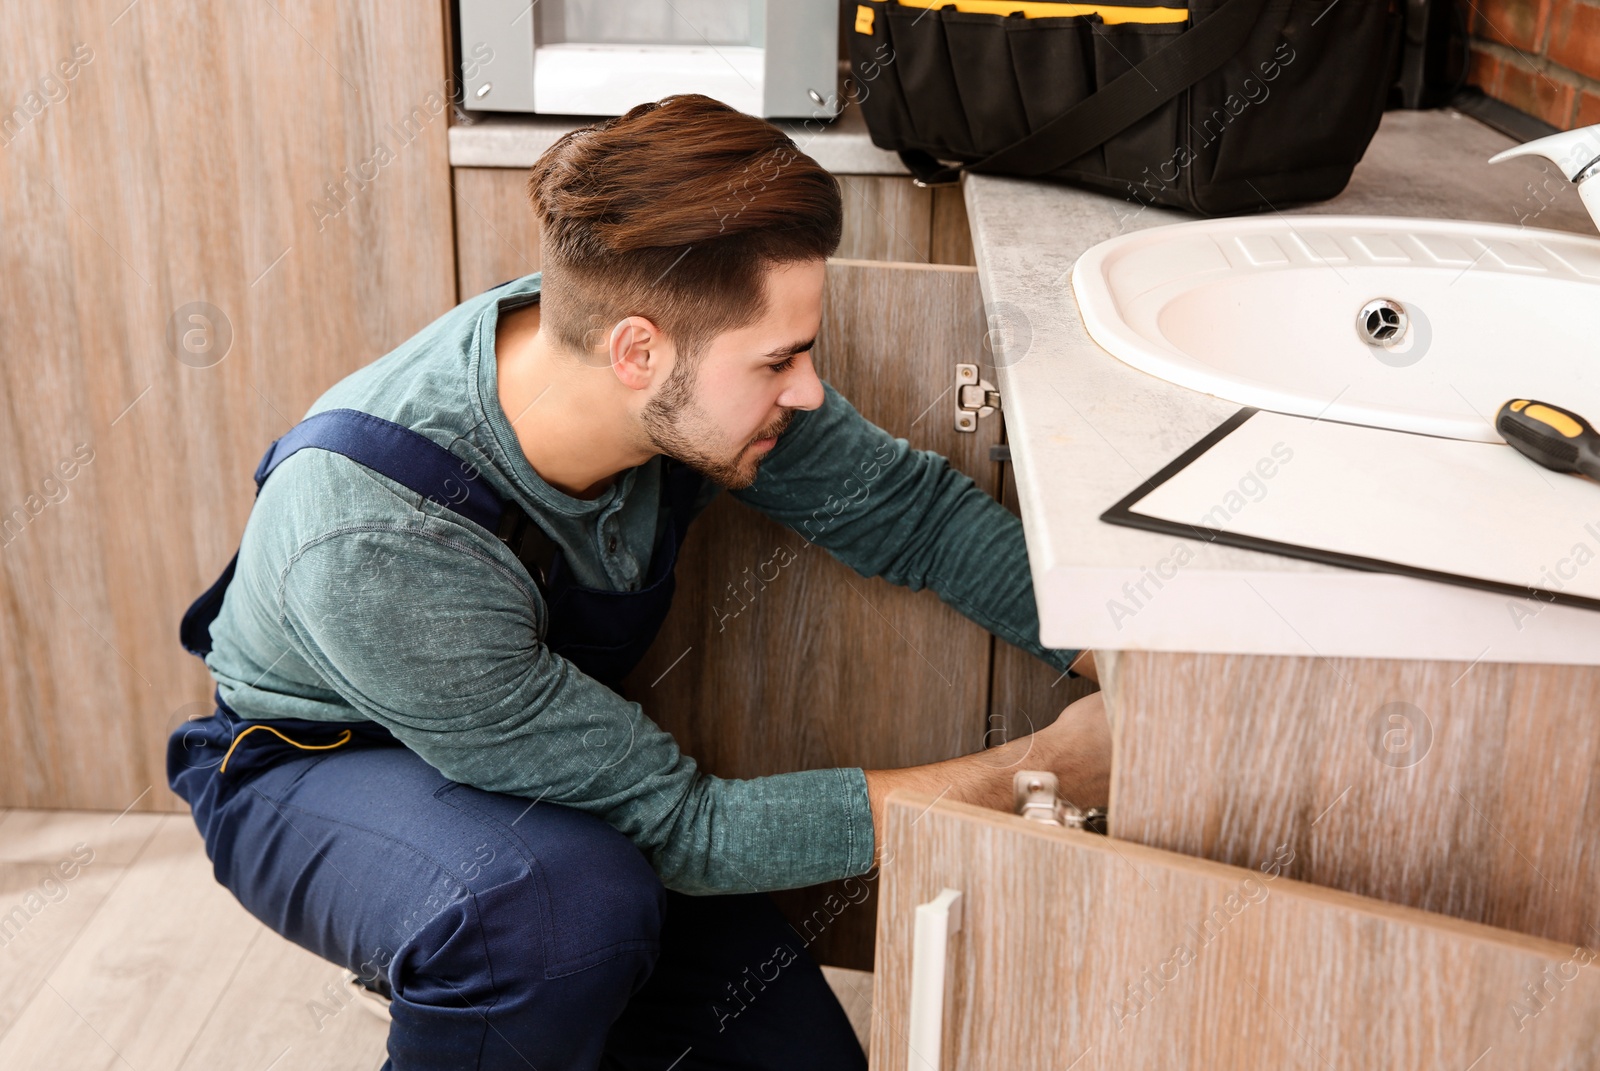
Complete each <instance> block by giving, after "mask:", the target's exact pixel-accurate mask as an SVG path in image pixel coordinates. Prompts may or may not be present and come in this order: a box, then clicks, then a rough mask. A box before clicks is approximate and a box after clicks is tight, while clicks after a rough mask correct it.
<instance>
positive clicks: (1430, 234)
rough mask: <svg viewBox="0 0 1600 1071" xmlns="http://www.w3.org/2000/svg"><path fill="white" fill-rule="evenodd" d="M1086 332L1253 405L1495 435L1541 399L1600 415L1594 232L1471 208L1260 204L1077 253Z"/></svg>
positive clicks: (1403, 427) (1599, 275)
mask: <svg viewBox="0 0 1600 1071" xmlns="http://www.w3.org/2000/svg"><path fill="white" fill-rule="evenodd" d="M1072 289H1073V293H1074V295H1075V296H1076V298H1077V301H1078V306H1079V308H1080V309H1081V310H1082V313H1083V322H1084V326H1085V328H1086V329H1087V330H1088V332H1089V335H1090V337H1092V338H1093V339H1094V340H1095V342H1096V343H1098V344H1099V345H1100V346H1101V347H1103V348H1104V349H1106V350H1107V351H1108V352H1110V353H1111V354H1112V355H1113V356H1115V357H1117V358H1118V359H1120V360H1122V361H1124V362H1126V363H1127V364H1130V365H1132V366H1133V367H1135V368H1138V369H1140V370H1141V371H1144V372H1148V373H1149V374H1151V375H1153V376H1159V377H1160V378H1162V379H1164V380H1167V381H1169V382H1172V383H1176V384H1178V385H1180V386H1183V387H1189V388H1191V389H1193V390H1197V391H1203V392H1205V393H1207V394H1212V395H1216V396H1217V397H1219V398H1224V399H1227V400H1228V401H1232V402H1238V403H1239V404H1241V405H1250V406H1254V407H1256V408H1259V409H1269V410H1274V411H1277V412H1281V413H1289V414H1293V415H1298V416H1308V417H1321V418H1323V419H1327V420H1335V421H1342V422H1347V423H1354V424H1366V425H1369V426H1372V427H1380V428H1391V429H1394V430H1397V431H1410V432H1419V433H1422V434H1426V435H1438V436H1444V437H1448V438H1454V439H1472V440H1480V441H1484V442H1499V441H1501V440H1500V436H1499V435H1498V433H1496V432H1495V430H1494V427H1493V424H1492V421H1493V418H1494V414H1495V411H1496V410H1497V409H1498V408H1499V407H1500V406H1501V405H1502V404H1503V403H1504V402H1506V401H1507V400H1509V399H1512V398H1518V397H1524V398H1527V397H1531V398H1536V399H1539V400H1541V401H1548V402H1554V403H1556V404H1558V405H1561V406H1564V407H1566V408H1568V409H1571V410H1574V411H1576V412H1578V413H1580V414H1584V415H1587V416H1588V417H1589V418H1590V419H1591V420H1600V239H1595V238H1590V237H1586V236H1582V235H1576V234H1570V233H1566V232H1563V231H1550V230H1539V229H1535V228H1531V227H1515V226H1509V225H1501V224H1491V223H1470V222H1463V221H1460V220H1437V219H1407V218H1388V217H1380V216H1316V215H1297V216H1293V217H1290V216H1284V215H1276V216H1265V217H1262V216H1251V217H1232V218H1227V219H1214V220H1200V221H1197V222H1193V223H1178V224H1173V225H1170V226H1164V227H1151V228H1148V229H1145V230H1140V231H1135V232H1133V233H1130V234H1125V235H1120V236H1118V237H1116V238H1112V239H1110V240H1108V241H1105V242H1102V243H1100V244H1099V245H1097V246H1095V247H1093V248H1092V249H1090V250H1089V251H1088V252H1086V253H1084V254H1083V256H1081V257H1080V258H1079V259H1078V262H1077V264H1076V266H1075V267H1074V268H1073V272H1072Z"/></svg>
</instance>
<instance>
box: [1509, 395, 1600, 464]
mask: <svg viewBox="0 0 1600 1071" xmlns="http://www.w3.org/2000/svg"><path fill="white" fill-rule="evenodd" d="M1494 429H1495V430H1496V431H1498V432H1499V433H1500V435H1501V437H1502V438H1504V439H1505V441H1506V442H1507V443H1509V444H1510V445H1512V446H1514V447H1516V448H1517V449H1518V450H1519V451H1521V452H1522V453H1524V454H1526V455H1527V456H1528V457H1531V458H1533V460H1535V461H1537V462H1538V463H1539V464H1541V465H1543V466H1544V467H1545V468H1547V469H1554V470H1556V471H1557V472H1581V473H1583V474H1584V475H1585V476H1588V477H1590V478H1591V479H1595V480H1600V435H1597V434H1595V430H1594V428H1593V427H1591V426H1590V424H1589V422H1588V421H1587V420H1585V419H1583V418H1582V417H1581V416H1579V415H1578V414H1577V413H1574V412H1571V411H1570V410H1567V409H1563V408H1561V407H1560V406H1559V405H1551V404H1550V403H1549V402H1536V401H1534V400H1533V399H1531V398H1513V399H1512V400H1511V401H1509V402H1507V403H1506V404H1504V405H1502V406H1501V407H1500V411H1499V412H1498V413H1496V414H1495V415H1494Z"/></svg>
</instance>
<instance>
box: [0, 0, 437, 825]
mask: <svg viewBox="0 0 1600 1071" xmlns="http://www.w3.org/2000/svg"><path fill="white" fill-rule="evenodd" d="M444 11H445V6H444V5H443V4H441V3H440V2H438V0H404V2H390V3H378V2H377V0H351V2H341V3H334V2H332V0H279V2H275V3H268V4H219V3H209V2H204V0H143V2H141V3H138V4H126V3H123V2H111V3H103V2H94V3H91V2H88V0H77V2H60V3H49V4H25V5H8V7H7V9H6V11H5V13H4V14H3V15H0V53H3V54H4V55H5V57H6V61H5V63H4V64H3V65H0V102H5V106H6V107H10V106H11V105H12V104H13V102H26V101H29V100H30V99H32V100H34V101H43V100H45V99H47V98H54V99H53V102H51V103H48V104H47V105H46V106H44V107H43V108H42V109H40V110H39V111H38V113H37V114H36V115H31V116H27V117H25V118H26V121H24V122H21V123H18V122H16V121H15V117H12V119H11V121H10V125H9V126H5V125H4V123H0V126H3V131H0V141H3V142H4V146H3V148H0V234H3V235H4V240H3V241H0V347H3V351H4V352H3V355H0V517H4V518H10V519H11V520H12V527H11V528H8V529H6V531H5V532H4V534H3V535H0V543H3V546H0V733H3V735H4V739H5V740H6V747H5V752H6V753H5V761H4V762H0V804H6V805H13V806H25V807H71V808H96V809H110V810H114V811H120V810H122V809H124V808H128V807H134V808H137V809H140V810H181V809H182V808H183V806H184V805H183V802H182V801H181V800H179V799H178V798H177V797H175V796H173V795H172V794H171V793H170V791H169V790H168V789H167V788H166V781H165V767H164V753H165V738H166V734H167V731H168V729H169V728H170V727H171V726H172V725H174V724H176V723H177V722H179V721H181V720H182V719H183V718H184V717H185V716H187V715H188V714H192V713H195V712H197V711H203V710H204V709H208V705H207V704H208V701H209V698H210V695H211V689H212V684H211V679H210V676H209V674H208V673H207V672H206V669H205V667H204V666H203V665H201V663H200V662H199V660H197V659H195V658H193V657H192V656H190V655H189V654H187V653H186V652H184V651H183V650H182V648H181V647H180V646H179V644H178V636H177V629H178V620H179V617H180V616H181V614H182V611H183V609H184V608H185V607H186V606H187V604H188V602H189V601H190V600H191V599H192V598H194V597H195V596H196V595H198V594H199V593H200V592H201V591H202V590H203V589H204V588H205V587H206V585H208V584H209V583H210V582H211V581H212V580H213V579H214V578H215V577H216V575H217V573H218V572H220V571H221V569H222V567H223V566H224V565H225V564H226V563H227V561H228V559H229V557H230V556H231V555H232V554H233V552H234V549H235V548H236V547H237V545H238V540H239V536H240V534H241V532H242V531H243V528H244V522H245V518H246V516H247V515H248V513H249V509H250V506H251V503H252V501H253V494H254V485H253V483H252V481H251V474H252V473H253V471H254V469H255V465H256V462H257V460H258V459H259V458H260V455H261V453H262V451H263V450H264V449H265V448H266V446H267V444H268V443H269V442H270V441H271V440H272V439H273V438H274V437H276V436H278V435H280V434H282V433H283V432H284V431H285V430H287V428H289V427H290V426H291V425H292V424H293V423H295V422H296V421H297V420H298V418H299V417H300V416H301V415H302V414H303V413H304V411H305V409H306V408H307V407H308V406H309V405H310V404H311V403H312V402H313V401H314V400H315V399H316V398H317V396H318V395H320V394H321V393H322V392H323V391H324V390H325V389H327V388H328V387H329V386H331V385H332V384H333V383H334V382H335V381H337V380H338V379H340V378H341V377H343V376H344V375H346V374H348V373H349V372H351V371H353V370H355V369H356V368H358V367H360V366H361V365H364V364H366V363H368V362H369V361H371V360H373V359H375V358H377V357H379V356H381V355H382V354H383V353H384V352H385V351H387V350H388V349H390V348H392V347H393V346H395V345H397V344H399V343H400V342H402V341H404V340H405V339H406V338H407V337H408V336H410V335H411V334H413V333H415V332H416V331H417V330H419V329H421V328H422V327H424V326H425V325H426V324H427V323H428V322H429V321H430V320H432V319H434V318H435V317H437V316H438V315H440V314H441V313H443V312H445V311H447V310H448V309H449V308H450V307H451V306H452V305H453V304H454V302H455V271H454V251H453V241H452V238H453V236H452V227H451V214H450V200H449V165H448V159H447V152H446V137H445V127H446V124H447V122H448V121H449V117H448V109H449V103H448V94H449V86H448V85H447V84H446V80H445V77H446V62H445V44H444V41H445V38H444ZM74 57H79V61H78V62H77V64H76V66H75V68H74V69H73V74H72V76H71V77H70V78H68V77H65V76H64V75H63V74H62V71H63V68H62V66H61V65H62V64H63V63H67V64H68V66H69V67H71V66H73V65H72V64H71V63H70V62H69V61H72V60H73V59H74ZM52 76H53V77H54V81H53V82H49V83H48V85H49V86H54V87H56V88H54V89H52V90H50V92H49V93H45V91H44V90H43V89H41V87H43V86H46V85H47V83H46V81H45V80H46V79H47V78H50V77H52ZM30 93H31V94H35V95H34V96H33V97H32V98H30V97H29V94H30ZM0 118H3V117H0ZM169 331H170V332H171V333H172V334H173V335H174V336H175V337H174V339H173V340H172V341H171V342H169V338H168V336H169ZM224 342H225V343H226V344H225V345H224ZM79 444H82V446H81V447H80V446H79ZM75 451H76V452H77V453H76V455H75ZM86 457H92V460H90V461H88V462H87V463H84V459H85V458H86ZM74 461H76V462H77V464H72V463H73V462H74ZM69 470H70V472H71V476H70V478H66V476H65V474H66V473H67V472H68V471H69ZM18 511H21V512H20V513H19V512H18Z"/></svg>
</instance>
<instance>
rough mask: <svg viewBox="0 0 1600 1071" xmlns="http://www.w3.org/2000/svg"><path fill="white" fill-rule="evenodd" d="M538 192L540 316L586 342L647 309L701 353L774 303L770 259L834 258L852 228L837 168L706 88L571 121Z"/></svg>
mask: <svg viewBox="0 0 1600 1071" xmlns="http://www.w3.org/2000/svg"><path fill="white" fill-rule="evenodd" d="M528 193H529V196H530V197H531V199H532V201H533V207H534V211H535V212H536V213H537V215H538V218H539V229H540V232H541V241H542V249H541V256H542V259H543V265H544V269H543V270H544V278H543V281H542V286H541V288H540V298H539V303H540V305H541V307H542V311H541V314H540V328H541V330H550V331H553V332H554V333H555V336H556V338H557V339H558V340H559V341H560V343H561V344H562V346H563V347H564V348H566V349H569V350H574V351H580V352H588V351H592V350H594V349H596V348H597V347H598V346H599V345H600V344H602V343H603V341H604V335H603V333H604V332H607V331H609V330H610V328H611V327H612V326H613V325H614V324H616V323H617V321H619V320H622V319H625V318H626V317H628V316H643V317H645V318H646V319H648V320H650V321H651V322H652V323H654V324H655V325H656V326H657V327H659V328H661V330H662V331H663V332H665V333H666V335H667V337H668V338H669V339H671V340H672V342H673V344H674V345H675V346H676V347H677V350H678V352H679V353H680V354H682V355H683V356H684V357H685V358H686V359H689V360H693V359H694V357H695V356H696V355H697V354H698V353H699V351H700V350H701V349H702V348H703V347H704V346H705V345H706V344H707V343H708V342H710V341H711V340H712V339H713V338H715V337H716V336H717V335H719V334H721V333H723V332H724V331H730V330H733V329H735V328H738V327H743V326H746V325H748V324H750V323H753V322H755V321H756V320H757V319H759V318H760V317H761V316H762V315H763V314H764V313H765V312H766V294H765V290H764V286H765V276H766V269H767V268H769V267H773V266H777V265H782V264H788V263H793V262H796V261H804V260H813V259H818V260H820V259H824V258H826V257H830V256H832V255H833V252H834V250H835V249H837V248H838V246H839V237H840V231H841V226H842V224H841V219H842V210H841V204H840V198H839V183H838V181H837V180H836V179H835V178H834V177H833V176H832V175H831V174H829V173H828V172H827V171H826V170H824V169H823V168H822V167H820V166H819V165H818V164H817V162H816V161H815V160H813V159H811V158H810V157H809V156H807V155H805V154H804V153H802V152H801V151H800V150H799V149H798V148H796V147H795V144H794V142H793V141H791V140H790V139H789V137H788V136H787V135H786V134H784V133H783V131H781V130H779V129H778V128H777V127H775V126H773V125H772V124H771V123H769V122H767V121H766V120H764V119H759V118H757V117H755V116H752V115H746V114H745V113H743V112H740V111H737V110H735V109H733V108H730V107H728V106H727V105H726V104H723V103H722V102H720V101H717V100H713V99H712V98H710V97H707V96H703V95H701V94H699V93H689V94H680V95H676V96H671V97H667V98H665V99H663V100H660V101H656V102H652V103H649V104H641V105H639V106H638V107H636V108H633V109H632V110H631V111H629V112H628V113H627V114H626V115H621V116H618V117H617V118H615V119H608V120H606V121H604V122H602V123H598V124H596V125H594V126H592V127H584V128H581V129H578V130H574V131H572V132H571V133H569V134H567V135H566V136H565V137H563V138H561V140H560V141H557V142H556V143H555V144H554V145H552V146H551V147H550V148H549V149H548V150H547V151H546V152H545V153H544V155H542V156H540V157H539V160H538V162H537V163H535V164H534V165H533V170H532V172H531V174H530V175H529V177H528ZM597 331H598V332H602V334H601V335H600V336H598V337H597V336H596V335H595V332H597Z"/></svg>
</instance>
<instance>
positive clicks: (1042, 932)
mask: <svg viewBox="0 0 1600 1071" xmlns="http://www.w3.org/2000/svg"><path fill="white" fill-rule="evenodd" d="M886 825H887V829H886V831H885V842H884V843H885V848H884V852H885V855H884V861H883V864H882V867H881V871H882V875H881V883H880V886H881V891H880V899H881V906H880V911H879V919H878V964H877V972H876V976H875V980H874V991H873V1009H874V1019H873V1026H872V1043H871V1066H872V1067H873V1069H874V1071H906V1069H911V1071H939V1069H941V1068H960V1069H961V1071H990V1069H992V1071H1034V1069H1039V1071H1047V1069H1048V1071H1066V1069H1072V1071H1121V1069H1131V1071H1133V1069H1136V1071H1143V1069H1146V1068H1266V1067H1272V1068H1306V1069H1308V1071H1309V1069H1326V1068H1337V1069H1340V1071H1344V1069H1352V1071H1357V1069H1367V1068H1445V1069H1455V1071H1467V1069H1469V1068H1471V1069H1475V1071H1482V1069H1486V1068H1491V1067H1492V1068H1496V1069H1512V1068H1523V1069H1527V1071H1534V1069H1539V1071H1546V1069H1554V1068H1570V1069H1578V1068H1589V1067H1594V1066H1595V1065H1596V1063H1597V1062H1600V969H1597V967H1596V966H1595V963H1594V961H1595V959H1596V957H1597V956H1600V952H1596V951H1595V950H1594V949H1591V948H1586V947H1582V946H1574V945H1571V944H1563V943H1557V942H1554V941H1548V940H1544V939H1541V938H1536V937H1528V936H1525V935H1522V934H1517V933H1512V932H1510V931H1506V930H1499V929H1494V928H1491V927H1488V926H1483V925H1480V924H1477V923H1469V922H1462V921H1460V920H1458V919H1453V918H1449V917H1446V916H1443V915H1436V914H1431V913H1429V912H1425V911H1420V910H1417V909H1415V908H1408V907H1401V906H1398V905H1394V904H1386V903H1383V902H1380V901H1377V900H1371V899H1368V898H1365V897H1361V896H1356V895H1353V894H1350V893H1345V892H1338V891H1335V890H1332V889H1327V888H1323V887H1320V886H1316V885H1308V884H1305V883H1302V882H1298V881H1295V880H1293V879H1292V878H1289V877H1286V876H1284V873H1285V871H1286V869H1288V868H1290V867H1293V866H1294V865H1295V862H1296V856H1295V854H1294V849H1293V848H1292V847H1291V846H1288V845H1284V846H1272V847H1271V848H1269V849H1268V850H1267V852H1266V853H1265V855H1264V857H1263V858H1262V859H1261V860H1259V861H1252V862H1253V865H1249V866H1230V865H1227V864H1223V863H1216V862H1211V861H1208V860H1202V859H1195V858H1192V857H1189V856H1185V855H1178V854H1175V853H1173V852H1168V851H1163V850H1161V849H1157V848H1149V847H1146V846H1144V845H1139V844H1131V843H1128V842H1126V841H1119V840H1114V839H1110V838H1107V837H1102V836H1096V835H1094V834H1090V833H1082V832H1077V831H1073V830H1068V829H1061V828H1058V827H1054V826H1050V825H1045V824H1042V823H1039V822H1036V821H1032V820H1029V819H1024V818H1019V817H1017V816H1014V815H1009V814H1004V813H1002V812H999V811H993V810H987V809H984V808H980V807H971V806H967V805H965V804H960V803H953V802H950V801H949V800H941V799H937V798H935V797H932V796H928V795H922V794H912V793H904V792H902V793H896V794H895V795H894V796H892V797H891V798H890V800H889V806H888V819H887V823H886ZM946 889H949V890H954V892H955V893H956V894H959V896H958V898H955V897H947V899H953V900H954V906H953V909H952V910H953V911H954V912H955V913H956V914H955V918H956V921H958V923H959V925H958V928H955V927H944V928H943V932H948V930H949V929H950V928H955V932H954V933H953V934H951V935H950V936H949V937H948V940H947V942H945V944H944V961H945V971H944V973H943V975H942V976H941V975H939V974H937V973H934V974H929V973H928V972H926V971H924V974H923V977H922V979H921V980H920V984H921V986H922V991H923V993H924V994H927V995H930V997H931V998H932V1002H931V1007H932V1008H933V1009H934V1014H935V1015H937V1016H938V1023H937V1025H938V1026H939V1030H938V1031H937V1032H935V1033H932V1034H931V1036H932V1037H934V1038H937V1039H938V1041H937V1044H936V1045H930V1044H928V1043H926V1042H923V1043H922V1044H921V1047H920V1048H919V1049H917V1050H916V1051H912V1050H911V1049H910V1047H909V1045H908V1036H912V1037H914V1036H916V1035H915V1034H913V1033H912V1032H911V1031H912V1028H911V1022H910V1019H911V1000H912V990H913V988H916V986H917V985H918V980H917V979H916V978H915V975H916V972H917V971H918V969H919V967H922V968H926V967H928V966H929V965H933V966H937V964H936V963H935V960H936V959H937V958H938V957H937V956H936V955H930V954H929V946H928V944H927V943H926V942H924V943H923V944H922V945H921V946H919V945H918V944H917V942H916V941H914V940H913V935H914V934H915V932H916V929H917V915H918V909H919V907H921V906H922V905H925V904H930V905H931V904H936V903H937V902H938V900H939V897H940V894H941V893H942V892H943V891H944V890H946ZM933 910H934V909H933V908H929V909H927V911H925V915H929V914H932V912H933ZM933 951H934V952H937V951H938V949H937V948H934V949H933ZM926 1025H927V1024H926V1023H921V1024H919V1026H923V1027H926ZM935 1048H937V1049H938V1050H939V1052H938V1053H937V1054H936V1053H935V1051H934V1050H935Z"/></svg>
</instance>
